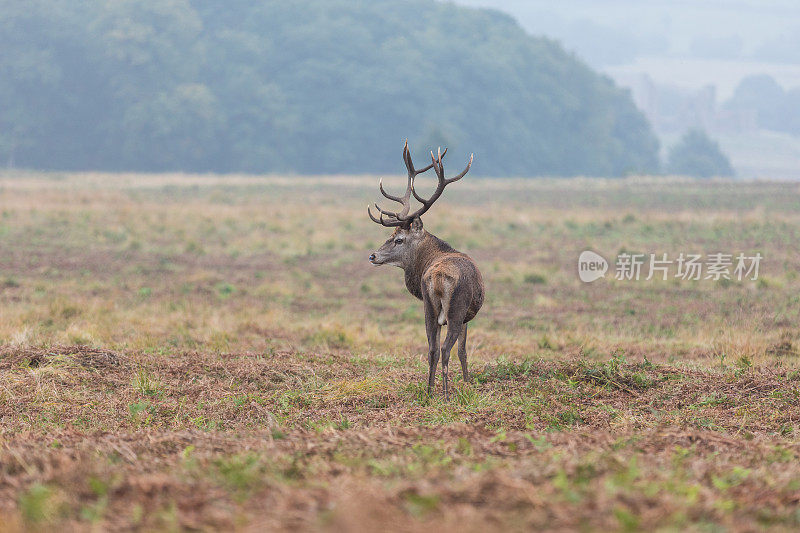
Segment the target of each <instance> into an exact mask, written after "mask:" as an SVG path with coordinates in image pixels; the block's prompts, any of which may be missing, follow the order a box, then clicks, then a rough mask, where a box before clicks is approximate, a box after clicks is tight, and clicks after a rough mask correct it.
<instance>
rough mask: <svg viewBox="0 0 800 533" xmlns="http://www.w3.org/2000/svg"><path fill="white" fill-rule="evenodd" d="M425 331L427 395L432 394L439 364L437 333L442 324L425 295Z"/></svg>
mask: <svg viewBox="0 0 800 533" xmlns="http://www.w3.org/2000/svg"><path fill="white" fill-rule="evenodd" d="M424 300H425V332H426V333H427V335H428V396H430V395H431V394H433V386H434V384H435V383H436V365H437V364H439V333H440V332H441V330H442V326H440V325H439V322H438V320H437V318H438V317H437V316H436V310H435V309H434V308H433V305H432V304H431V301H430V300H429V299H428V298H427V295H425V298H424Z"/></svg>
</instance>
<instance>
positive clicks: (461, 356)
mask: <svg viewBox="0 0 800 533" xmlns="http://www.w3.org/2000/svg"><path fill="white" fill-rule="evenodd" d="M458 360H459V361H461V375H462V376H463V377H464V383H469V372H467V325H466V324H464V325H463V326H462V327H461V335H459V337H458Z"/></svg>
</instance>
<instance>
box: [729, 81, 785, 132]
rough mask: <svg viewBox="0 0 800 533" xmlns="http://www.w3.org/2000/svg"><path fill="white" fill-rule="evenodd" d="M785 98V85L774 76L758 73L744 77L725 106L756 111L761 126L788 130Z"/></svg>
mask: <svg viewBox="0 0 800 533" xmlns="http://www.w3.org/2000/svg"><path fill="white" fill-rule="evenodd" d="M785 100H786V93H785V91H784V90H783V87H781V86H780V85H779V84H778V82H777V81H775V79H774V78H773V77H772V76H769V75H767V74H756V75H752V76H746V77H744V78H742V81H740V82H739V85H738V86H737V87H736V90H735V91H734V93H733V96H732V97H731V99H730V100H729V101H728V102H727V103H726V104H725V106H726V107H727V108H728V109H733V110H739V111H755V112H756V118H757V121H758V126H759V127H761V128H764V129H768V130H773V131H786V121H787V116H786V114H785V112H784V109H783V107H784V104H785ZM795 113H796V110H795ZM795 113H790V114H789V115H790V116H792V115H794V114H795Z"/></svg>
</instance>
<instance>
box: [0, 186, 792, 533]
mask: <svg viewBox="0 0 800 533" xmlns="http://www.w3.org/2000/svg"><path fill="white" fill-rule="evenodd" d="M396 179H397V180H399V178H396ZM390 183H392V181H391V180H390ZM459 185H461V182H459ZM375 190H376V180H375V179H373V178H372V177H366V178H365V177H341V178H327V179H304V178H292V179H289V178H283V177H268V178H263V177H248V176H228V177H215V176H203V177H194V176H179V175H176V176H166V175H162V176H137V175H114V176H108V175H49V174H47V175H38V174H34V175H16V174H7V175H5V176H3V177H0V287H1V289H0V300H1V301H2V304H1V305H2V307H0V312H2V314H1V315H0V525H1V526H2V527H0V529H3V530H8V531H16V530H19V531H27V530H33V531H36V530H52V529H54V528H56V527H58V528H61V529H64V530H67V531H72V530H76V531H85V530H108V529H113V530H159V531H160V530H195V529H198V530H242V531H250V530H253V531H256V530H257V531H262V530H298V529H302V530H352V531H375V530H389V531H417V530H420V531H421V530H430V529H431V528H436V529H438V530H441V531H450V530H459V531H478V530H481V531H485V530H504V531H507V530H511V531H523V530H525V531H529V530H531V529H548V530H598V531H608V530H626V531H638V530H642V531H652V530H665V531H671V530H681V531H683V530H690V531H706V530H711V531H756V530H759V531H760V530H763V529H772V530H778V531H781V530H785V531H790V530H792V531H794V530H796V529H797V528H798V527H800V461H798V459H799V458H800V441H799V440H798V435H799V433H798V421H799V420H800V365H798V351H797V345H798V342H800V338H799V337H800V331H799V330H798V328H797V325H796V324H797V318H798V311H799V309H798V303H800V302H798V297H797V294H798V291H797V289H798V288H799V286H800V280H798V279H797V271H798V268H799V267H800V257H798V256H797V254H796V252H795V249H794V245H795V243H796V242H797V238H798V236H800V211H798V208H800V188H798V187H797V186H794V185H791V184H780V183H758V184H753V183H733V182H681V181H676V180H669V179H662V180H660V181H659V180H655V179H644V178H642V179H631V180H616V181H603V180H597V181H588V180H587V181H581V180H575V181H569V180H566V181H555V180H536V181H521V180H520V181H517V180H491V181H489V180H487V181H481V180H473V181H472V182H467V181H465V182H464V184H463V187H462V189H455V187H454V190H453V191H452V192H451V191H448V194H446V195H445V198H444V199H443V201H442V205H441V206H439V205H437V206H436V207H435V208H434V209H433V210H432V212H431V216H430V218H429V219H428V220H426V221H425V223H426V228H427V229H429V230H430V231H433V232H435V233H436V234H437V235H440V236H442V237H443V238H446V239H448V240H449V241H450V242H451V244H453V245H455V246H456V247H457V248H459V249H462V250H464V251H467V252H468V253H470V255H472V256H473V257H474V258H475V259H476V261H477V262H478V264H479V265H480V267H481V269H482V271H483V273H484V278H485V280H486V285H487V301H486V304H485V307H484V309H483V310H482V311H481V314H479V316H478V318H477V319H476V321H475V322H474V324H473V325H472V326H471V330H470V337H469V338H470V345H469V364H470V371H471V374H472V381H471V382H470V383H464V382H463V381H462V380H461V378H460V371H459V369H458V363H457V361H456V362H455V363H454V366H453V367H452V368H451V369H450V371H451V380H453V382H454V384H453V386H454V394H453V397H452V398H451V401H449V402H444V401H443V399H442V397H441V388H440V387H441V381H440V380H439V381H438V382H437V384H438V387H437V390H436V391H435V394H434V395H433V396H432V397H429V396H428V395H427V393H426V390H425V386H424V380H425V376H426V373H427V365H426V363H425V361H424V353H425V334H424V325H423V318H422V312H421V304H419V303H418V302H417V301H415V300H414V299H413V298H412V297H411V296H410V295H409V294H407V293H406V292H405V288H404V286H403V282H402V275H401V273H400V271H399V270H397V269H391V268H388V267H386V268H380V269H377V268H374V267H372V266H370V265H369V264H368V263H367V262H366V260H365V258H366V256H367V255H368V254H369V252H370V251H371V250H372V249H374V247H375V246H376V245H378V244H379V243H380V242H382V241H383V239H385V234H386V230H385V229H383V228H380V227H378V226H376V225H374V224H371V223H370V222H369V221H368V219H367V218H366V214H365V213H364V211H365V209H364V208H363V207H361V206H363V205H365V204H366V201H367V200H368V199H371V198H372V197H373V196H374V194H375ZM304 202H309V204H308V205H313V206H315V208H316V210H315V212H314V213H313V215H312V216H309V212H308V208H307V205H306V204H304ZM479 207H480V210H478V208H479ZM434 211H436V212H434ZM322 220H324V221H325V222H321V221H322ZM583 249H593V250H596V251H598V252H600V253H602V254H604V255H605V256H606V257H612V256H613V255H615V254H617V253H619V252H620V250H628V251H631V250H636V251H641V252H653V253H656V252H658V253H660V252H668V253H670V254H677V253H679V252H681V251H687V252H696V251H700V252H707V253H711V252H717V251H729V252H731V253H736V252H740V251H742V252H747V253H753V252H756V251H758V252H760V253H761V254H762V255H763V256H764V257H765V261H764V263H763V265H762V272H761V275H760V279H759V280H756V281H744V282H739V281H735V280H734V281H729V282H723V283H719V282H714V281H710V280H708V281H698V282H692V281H682V280H674V279H673V280H670V281H666V282H659V281H658V280H652V281H640V282H623V281H615V280H613V279H604V280H601V281H599V282H596V283H594V284H591V285H587V284H582V283H581V282H580V281H578V279H577V275H576V261H577V256H578V253H579V252H580V251H581V250H583Z"/></svg>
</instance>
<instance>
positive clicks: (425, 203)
mask: <svg viewBox="0 0 800 533" xmlns="http://www.w3.org/2000/svg"><path fill="white" fill-rule="evenodd" d="M445 153H447V149H446V148H445V150H444V152H442V149H441V147H440V148H439V149H438V150H437V155H436V156H434V155H433V152H431V166H432V167H433V170H434V172H436V177H437V178H438V179H439V184H438V185H437V186H436V190H435V191H434V192H433V195H432V196H431V197H430V198H428V199H427V200H426V199H425V198H422V197H420V196H419V195H418V194H417V191H416V190H414V184H413V182H412V184H411V193H412V194H413V195H414V198H416V199H417V201H419V202H420V203H421V204H422V207H420V208H419V209H417V210H416V211H414V213H412V214H411V215H408V216H405V217H404V218H405V220H412V219H414V218H416V217H421V216H422V215H423V214H425V212H426V211H427V210H428V209H430V208H431V206H432V205H433V203H434V202H435V201H436V200H438V199H439V197H440V196H441V195H442V193H443V192H444V188H445V187H446V186H447V185H449V184H450V183H453V182H454V181H458V180H460V179H461V178H463V177H464V176H466V175H467V172H469V169H470V168H471V167H472V160H473V157H474V155H475V154H470V156H469V163H467V168H465V169H464V171H463V172H461V174H459V175H458V176H456V177H454V178H450V179H447V178H445V177H444V165H443V164H442V158H443V157H444V154H445Z"/></svg>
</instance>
